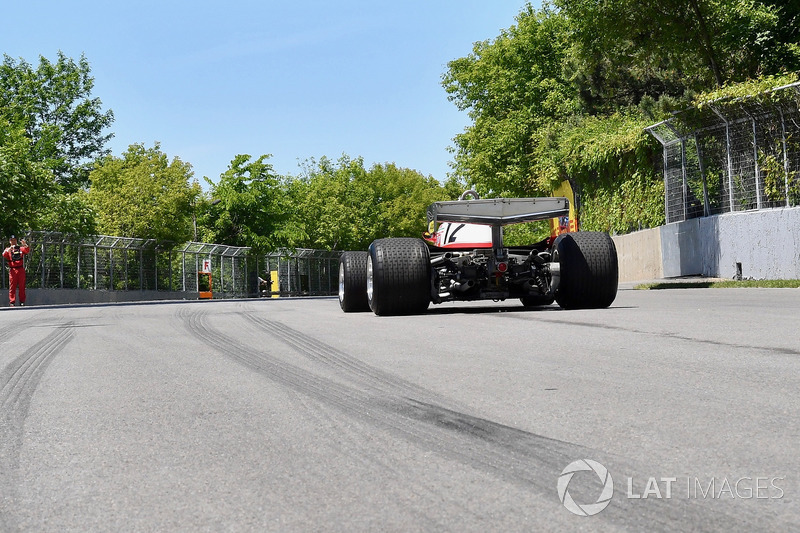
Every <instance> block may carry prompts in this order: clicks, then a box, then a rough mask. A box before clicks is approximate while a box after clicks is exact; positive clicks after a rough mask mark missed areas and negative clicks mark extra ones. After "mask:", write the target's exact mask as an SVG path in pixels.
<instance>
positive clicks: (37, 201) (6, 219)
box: [0, 116, 58, 236]
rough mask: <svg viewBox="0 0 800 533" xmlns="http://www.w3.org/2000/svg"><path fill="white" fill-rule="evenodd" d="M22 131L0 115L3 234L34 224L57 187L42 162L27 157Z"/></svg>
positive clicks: (0, 222)
mask: <svg viewBox="0 0 800 533" xmlns="http://www.w3.org/2000/svg"><path fill="white" fill-rule="evenodd" d="M30 150H31V141H30V139H29V138H28V137H27V136H26V135H25V131H24V130H23V129H22V128H21V127H18V126H13V125H11V124H10V123H9V122H8V120H7V119H6V118H4V117H2V116H0V205H2V207H3V208H2V210H0V231H2V233H4V234H5V235H6V236H8V235H11V234H18V233H22V232H23V231H24V230H26V229H28V228H30V227H31V226H32V225H35V224H34V222H35V221H36V219H37V218H38V217H40V216H42V214H43V212H44V210H45V207H46V206H47V205H48V201H49V199H50V198H51V197H52V196H53V195H54V194H55V193H56V191H57V190H58V187H57V185H56V183H55V180H54V179H53V175H52V173H51V172H50V171H49V170H48V169H47V168H46V167H45V165H44V164H42V163H39V162H36V161H31V159H30V158H29V157H28V155H29V153H30Z"/></svg>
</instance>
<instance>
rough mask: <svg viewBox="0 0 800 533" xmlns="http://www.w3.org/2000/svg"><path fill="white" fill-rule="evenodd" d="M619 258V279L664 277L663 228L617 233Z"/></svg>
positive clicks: (616, 244)
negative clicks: (662, 258)
mask: <svg viewBox="0 0 800 533" xmlns="http://www.w3.org/2000/svg"><path fill="white" fill-rule="evenodd" d="M612 239H614V245H615V246H616V247H617V257H618V258H619V280H620V281H641V280H650V279H660V278H663V277H664V268H663V263H662V260H661V229H660V228H654V229H646V230H643V231H637V232H634V233H629V234H627V235H615V236H614V237H612Z"/></svg>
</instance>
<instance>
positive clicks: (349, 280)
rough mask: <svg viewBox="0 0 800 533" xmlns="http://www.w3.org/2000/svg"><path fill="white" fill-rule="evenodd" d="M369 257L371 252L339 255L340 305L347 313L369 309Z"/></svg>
mask: <svg viewBox="0 0 800 533" xmlns="http://www.w3.org/2000/svg"><path fill="white" fill-rule="evenodd" d="M368 258H369V252H344V253H343V254H342V255H341V257H339V306H340V307H341V308H342V311H344V312H345V313H357V312H361V311H369V302H368V301H367V259H368Z"/></svg>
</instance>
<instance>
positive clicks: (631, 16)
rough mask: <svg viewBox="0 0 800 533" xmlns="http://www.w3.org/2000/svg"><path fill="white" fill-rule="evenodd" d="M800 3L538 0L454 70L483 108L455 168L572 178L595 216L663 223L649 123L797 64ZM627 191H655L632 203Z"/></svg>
mask: <svg viewBox="0 0 800 533" xmlns="http://www.w3.org/2000/svg"><path fill="white" fill-rule="evenodd" d="M798 12H799V8H798V7H796V6H789V5H787V4H786V3H783V2H778V1H777V0H775V1H759V0H665V1H662V2H655V3H653V2H637V1H634V0H605V1H603V2H598V1H597V0H554V1H553V2H552V3H549V2H546V3H545V4H544V7H543V8H542V9H539V10H537V9H534V8H532V7H531V6H530V5H527V6H526V7H525V8H524V9H523V10H522V11H521V12H520V14H519V15H518V16H517V17H516V20H515V22H516V24H514V25H512V26H511V27H510V28H509V29H507V30H504V31H502V32H501V33H500V35H499V36H497V37H496V38H495V39H493V40H488V41H483V42H479V43H476V44H475V45H474V48H473V51H472V53H471V54H469V55H468V56H466V57H463V58H459V59H455V60H453V61H451V62H450V63H449V64H448V68H447V71H446V73H445V74H444V75H443V78H442V84H443V86H444V88H445V90H446V91H447V93H448V95H449V98H450V99H451V100H452V101H453V102H454V103H455V105H456V106H457V107H458V108H459V109H460V110H463V111H467V112H468V113H469V115H470V118H471V119H472V121H473V123H472V125H470V126H469V127H468V128H467V129H466V130H465V131H464V132H463V133H461V134H458V135H457V136H456V137H455V139H454V141H455V148H454V151H455V174H456V175H457V176H460V177H463V178H464V179H465V180H466V181H467V182H468V183H470V184H472V185H475V186H476V187H478V189H479V190H480V191H481V192H483V193H487V194H497V195H508V194H511V195H538V194H549V192H550V191H551V190H553V188H554V187H555V186H556V185H557V184H558V183H560V182H561V181H563V180H569V181H570V182H571V183H573V187H574V188H576V189H577V190H578V192H579V196H581V197H582V198H583V200H584V202H583V204H584V207H585V209H584V211H585V212H591V215H589V216H588V217H584V221H588V223H589V227H590V228H591V229H602V230H616V231H627V230H628V229H630V228H632V227H636V226H637V225H638V226H642V225H645V226H649V225H655V224H658V223H660V222H661V221H663V213H662V212H661V206H660V203H661V202H660V200H661V199H660V198H659V197H658V195H659V194H660V192H661V191H663V187H662V185H660V177H659V176H657V175H656V172H655V169H656V168H657V167H658V165H657V162H656V159H655V157H656V148H657V145H656V143H655V141H653V140H652V139H651V138H650V137H649V136H648V135H646V134H645V133H644V131H643V128H644V127H646V126H647V125H648V123H652V122H654V121H658V120H661V119H662V118H664V117H665V116H667V114H668V113H669V112H670V111H672V110H674V109H676V108H679V107H684V106H688V105H689V104H690V103H691V102H692V99H693V97H694V96H695V95H696V94H697V93H700V92H703V91H710V90H713V89H717V88H719V87H720V86H722V85H724V84H727V83H734V82H741V81H744V80H747V79H750V78H753V77H757V76H768V75H772V74H779V73H780V72H783V71H797V70H800V43H799V42H798V30H797V24H796V22H797V21H798V20H800V15H798ZM620 191H626V193H625V194H626V195H627V196H628V197H633V198H647V199H650V198H652V200H648V201H647V202H645V205H646V206H647V209H646V210H644V211H643V210H642V209H640V207H641V206H639V207H637V208H635V209H632V208H630V207H628V208H626V207H625V206H624V205H623V203H624V202H623V198H622V196H621V194H620ZM604 213H614V216H613V217H606V216H603V214H604ZM587 229H588V228H587Z"/></svg>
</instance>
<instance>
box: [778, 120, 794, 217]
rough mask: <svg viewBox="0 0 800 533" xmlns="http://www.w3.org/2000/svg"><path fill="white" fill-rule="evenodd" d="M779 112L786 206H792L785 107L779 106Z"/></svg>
mask: <svg viewBox="0 0 800 533" xmlns="http://www.w3.org/2000/svg"><path fill="white" fill-rule="evenodd" d="M778 113H780V114H781V143H782V144H783V177H784V181H785V183H784V190H785V191H786V207H791V202H790V201H789V150H788V147H787V146H786V119H785V118H784V116H783V109H781V108H780V106H778Z"/></svg>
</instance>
